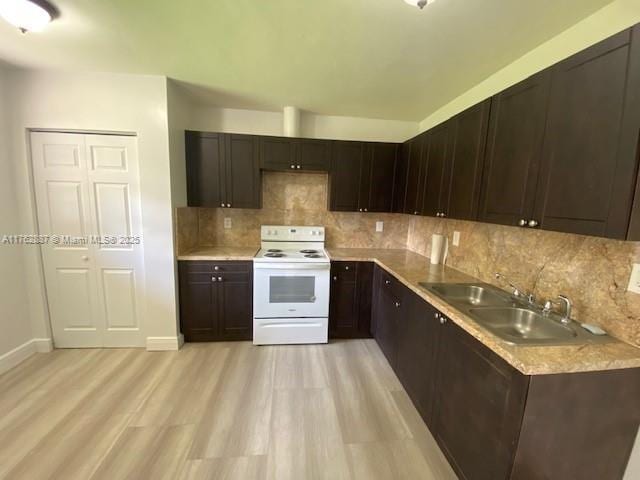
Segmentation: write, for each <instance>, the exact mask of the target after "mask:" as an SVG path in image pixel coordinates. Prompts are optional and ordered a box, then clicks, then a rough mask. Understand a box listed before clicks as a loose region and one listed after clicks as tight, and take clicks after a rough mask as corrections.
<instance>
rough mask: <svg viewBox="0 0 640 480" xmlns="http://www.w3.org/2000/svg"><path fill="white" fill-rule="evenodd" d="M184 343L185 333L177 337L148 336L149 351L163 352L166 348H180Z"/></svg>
mask: <svg viewBox="0 0 640 480" xmlns="http://www.w3.org/2000/svg"><path fill="white" fill-rule="evenodd" d="M183 344H184V335H182V334H180V335H178V336H177V337H147V351H149V352H163V351H166V350H180V348H181V347H182V345H183Z"/></svg>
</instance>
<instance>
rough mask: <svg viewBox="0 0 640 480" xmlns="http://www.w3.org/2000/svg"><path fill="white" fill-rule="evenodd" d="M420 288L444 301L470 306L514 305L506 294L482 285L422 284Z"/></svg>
mask: <svg viewBox="0 0 640 480" xmlns="http://www.w3.org/2000/svg"><path fill="white" fill-rule="evenodd" d="M420 286H422V287H423V288H426V289H427V290H429V291H431V292H433V293H435V294H436V295H438V296H439V297H441V298H443V299H444V300H448V301H450V302H453V303H459V304H464V305H468V306H476V307H479V306H492V305H498V306H502V305H508V304H511V303H513V300H512V299H511V298H509V297H508V296H507V295H506V294H505V293H503V292H501V291H500V290H498V289H496V288H494V287H491V286H489V285H482V284H479V285H478V284H466V283H420Z"/></svg>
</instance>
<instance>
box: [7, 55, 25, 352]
mask: <svg viewBox="0 0 640 480" xmlns="http://www.w3.org/2000/svg"><path fill="white" fill-rule="evenodd" d="M8 75H9V68H8V67H5V66H4V65H2V64H0V237H1V236H3V235H10V234H19V233H21V228H20V218H19V215H18V211H17V210H16V208H15V205H16V194H17V189H16V186H15V185H14V181H13V178H14V168H13V165H12V163H11V161H10V152H9V136H8V133H7V129H8V126H9V125H8V122H9V119H10V118H11V114H12V112H11V111H10V110H9V106H8V104H7V100H8V91H7V83H8V79H7V77H8ZM26 248H29V247H26V246H18V245H7V244H1V243H0V272H2V274H1V275H0V357H2V356H3V355H5V354H6V353H8V352H10V351H12V350H14V349H15V348H17V347H19V346H21V345H23V344H25V343H27V342H28V341H30V340H31V338H32V334H31V324H30V321H29V308H28V302H27V295H26V286H27V278H26V276H25V274H24V262H23V257H22V252H23V250H24V249H26Z"/></svg>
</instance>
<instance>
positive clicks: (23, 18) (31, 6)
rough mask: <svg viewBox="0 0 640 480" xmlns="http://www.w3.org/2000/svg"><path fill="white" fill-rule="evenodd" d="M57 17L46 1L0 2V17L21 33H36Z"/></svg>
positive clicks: (9, 0)
mask: <svg viewBox="0 0 640 480" xmlns="http://www.w3.org/2000/svg"><path fill="white" fill-rule="evenodd" d="M58 15H59V12H58V9H57V8H56V7H55V6H53V5H52V4H51V3H49V2H48V1H47V0H0V17H2V18H4V19H5V20H6V21H7V22H9V23H10V24H11V25H14V26H16V27H18V28H19V29H20V31H21V32H22V33H26V32H38V31H40V30H42V29H43V28H44V27H46V26H47V25H48V24H49V22H51V20H53V19H54V18H56V17H57V16H58Z"/></svg>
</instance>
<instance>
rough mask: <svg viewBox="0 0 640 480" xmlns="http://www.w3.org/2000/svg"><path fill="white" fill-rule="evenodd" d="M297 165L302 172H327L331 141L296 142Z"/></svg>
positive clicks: (303, 140)
mask: <svg viewBox="0 0 640 480" xmlns="http://www.w3.org/2000/svg"><path fill="white" fill-rule="evenodd" d="M296 148H297V153H296V158H297V164H298V165H300V167H301V168H302V169H303V170H311V171H316V172H328V171H329V168H330V166H331V141H330V140H306V139H298V140H297V141H296Z"/></svg>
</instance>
